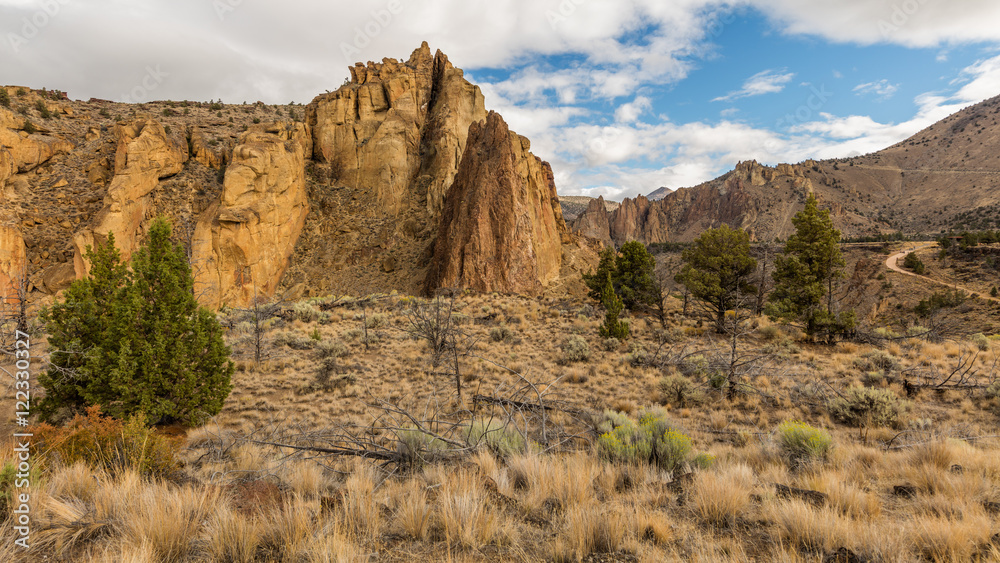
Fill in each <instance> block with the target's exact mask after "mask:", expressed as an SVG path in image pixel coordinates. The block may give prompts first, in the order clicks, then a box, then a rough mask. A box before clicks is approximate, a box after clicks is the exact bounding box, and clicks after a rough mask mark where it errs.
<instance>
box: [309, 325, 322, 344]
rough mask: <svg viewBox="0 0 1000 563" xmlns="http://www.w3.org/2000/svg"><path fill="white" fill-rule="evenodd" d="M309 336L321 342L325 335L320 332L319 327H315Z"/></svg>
mask: <svg viewBox="0 0 1000 563" xmlns="http://www.w3.org/2000/svg"><path fill="white" fill-rule="evenodd" d="M309 338H311V339H313V340H315V341H316V342H319V341H320V340H323V335H322V334H320V333H319V329H318V328H314V329H312V332H310V333H309Z"/></svg>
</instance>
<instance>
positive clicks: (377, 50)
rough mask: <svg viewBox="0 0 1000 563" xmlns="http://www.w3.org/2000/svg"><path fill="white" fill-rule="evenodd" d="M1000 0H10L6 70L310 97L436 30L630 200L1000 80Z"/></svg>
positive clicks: (47, 83) (547, 136)
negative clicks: (361, 64)
mask: <svg viewBox="0 0 1000 563" xmlns="http://www.w3.org/2000/svg"><path fill="white" fill-rule="evenodd" d="M998 22H1000V2H997V1H996V0H951V1H948V0H743V1H736V2H722V1H715V0H490V1H488V2H486V1H480V0H371V1H369V0H351V1H350V2H330V1H328V0H326V1H324V0H285V1H282V2H277V1H274V0H0V34H2V35H0V83H4V84H17V85H23V86H31V87H35V88H41V87H47V88H50V89H60V90H64V91H66V92H68V93H69V95H70V97H72V98H74V99H88V98H90V97H98V98H107V99H114V100H131V101H147V100H155V99H174V100H181V99H191V100H209V99H219V98H221V99H222V100H223V101H225V102H228V103H241V102H243V101H251V102H252V101H256V100H261V101H264V102H268V103H288V102H289V101H295V102H304V103H305V102H308V101H310V100H311V99H312V98H313V97H314V96H315V95H316V94H319V93H322V92H324V91H327V90H335V89H336V88H337V87H339V86H340V85H341V83H343V81H344V79H345V78H346V77H347V76H348V73H347V66H349V65H351V64H353V63H354V62H356V61H367V60H381V59H382V58H383V57H393V58H402V59H405V58H407V57H408V56H409V54H410V52H411V51H412V50H413V49H414V48H416V47H417V46H419V44H420V42H421V41H428V42H429V43H430V45H431V48H432V49H441V50H442V51H444V52H445V53H447V54H448V55H449V57H450V58H451V60H452V62H453V63H455V65H456V66H459V67H461V68H464V69H465V71H466V77H467V78H469V79H470V80H472V81H473V82H476V83H478V84H479V85H480V86H481V87H482V88H483V91H484V93H485V94H486V104H487V107H488V108H490V109H495V110H498V111H500V112H501V113H502V114H503V115H504V117H505V118H506V119H507V121H508V122H509V123H510V125H511V127H512V128H513V129H514V130H516V131H517V132H519V133H521V134H522V135H526V136H527V137H529V138H530V139H531V140H532V148H533V150H534V152H535V153H536V154H538V155H539V156H540V157H542V158H544V159H546V160H549V161H550V162H551V163H552V165H553V169H554V171H555V173H556V183H557V185H558V187H559V192H560V193H562V194H565V195H570V194H584V195H594V196H596V195H598V194H603V195H605V196H606V197H611V198H614V199H617V198H620V197H623V196H626V195H635V194H638V193H648V192H650V191H652V190H655V189H656V188H658V187H660V186H667V187H670V188H677V187H683V186H691V185H695V184H697V183H699V182H701V181H704V180H708V179H711V178H713V177H715V176H717V175H719V174H721V173H724V172H725V171H727V170H728V169H730V168H732V166H733V165H734V164H736V162H738V161H740V160H745V159H751V158H753V159H757V160H758V161H761V162H764V163H768V164H774V163H777V162H798V161H801V160H803V159H806V158H827V157H840V156H848V155H852V154H863V153H867V152H871V151H874V150H878V149H880V148H884V147H885V146H888V145H890V144H892V143H895V142H896V141H899V140H901V139H904V138H906V137H908V136H910V135H912V134H913V133H915V132H917V131H919V130H920V129H922V128H923V127H926V126H927V125H929V124H931V123H933V122H934V121H937V120H939V119H941V118H943V117H945V116H946V115H948V114H950V113H953V112H955V111H957V110H959V109H961V108H962V107H965V106H967V105H970V104H972V103H976V102H979V101H981V100H984V99H986V98H989V97H992V96H995V95H997V94H1000V25H998Z"/></svg>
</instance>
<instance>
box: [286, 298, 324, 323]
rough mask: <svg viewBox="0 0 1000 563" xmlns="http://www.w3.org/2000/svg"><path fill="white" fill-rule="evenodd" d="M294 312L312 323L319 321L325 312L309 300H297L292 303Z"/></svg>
mask: <svg viewBox="0 0 1000 563" xmlns="http://www.w3.org/2000/svg"><path fill="white" fill-rule="evenodd" d="M292 314H293V315H295V318H296V319H298V320H300V321H302V322H304V323H311V322H315V321H318V320H319V318H320V316H321V315H322V314H323V312H322V311H320V310H319V309H317V308H316V306H315V305H313V304H312V303H310V302H308V301H296V302H295V303H292Z"/></svg>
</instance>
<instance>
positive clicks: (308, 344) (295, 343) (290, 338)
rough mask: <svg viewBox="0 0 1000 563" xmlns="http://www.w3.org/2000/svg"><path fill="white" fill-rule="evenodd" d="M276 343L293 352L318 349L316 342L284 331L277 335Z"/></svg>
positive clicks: (275, 336) (295, 333)
mask: <svg viewBox="0 0 1000 563" xmlns="http://www.w3.org/2000/svg"><path fill="white" fill-rule="evenodd" d="M274 343H275V344H276V345H277V346H287V347H289V348H291V349H292V350H312V349H313V348H315V347H316V341H315V340H313V339H312V338H309V337H308V336H303V335H301V334H299V333H297V332H293V331H283V332H279V333H277V334H275V335H274Z"/></svg>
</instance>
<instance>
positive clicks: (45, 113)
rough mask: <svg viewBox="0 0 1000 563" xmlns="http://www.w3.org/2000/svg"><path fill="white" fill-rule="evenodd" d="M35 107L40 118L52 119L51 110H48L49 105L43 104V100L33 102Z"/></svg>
mask: <svg viewBox="0 0 1000 563" xmlns="http://www.w3.org/2000/svg"><path fill="white" fill-rule="evenodd" d="M35 109H37V110H38V115H39V116H40V117H41V118H42V119H52V112H51V111H49V106H47V105H45V102H44V101H43V100H38V101H37V102H35Z"/></svg>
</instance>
